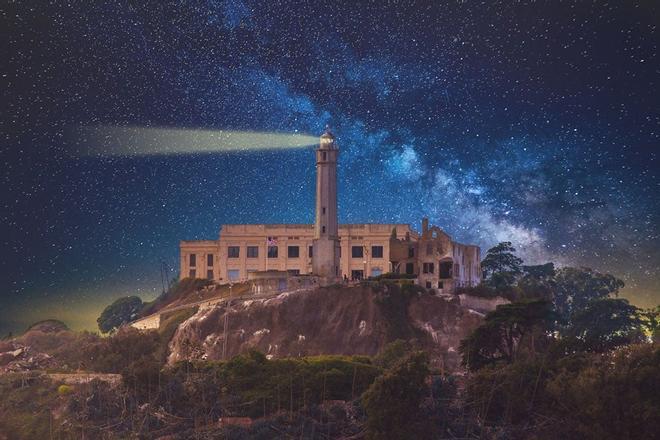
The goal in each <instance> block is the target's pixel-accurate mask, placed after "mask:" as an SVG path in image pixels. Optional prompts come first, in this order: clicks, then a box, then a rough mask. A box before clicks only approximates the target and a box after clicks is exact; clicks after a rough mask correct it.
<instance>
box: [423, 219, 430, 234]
mask: <svg viewBox="0 0 660 440" xmlns="http://www.w3.org/2000/svg"><path fill="white" fill-rule="evenodd" d="M428 230H429V219H428V218H426V217H424V218H423V219H422V234H426V233H427V232H428Z"/></svg>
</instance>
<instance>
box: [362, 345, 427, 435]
mask: <svg viewBox="0 0 660 440" xmlns="http://www.w3.org/2000/svg"><path fill="white" fill-rule="evenodd" d="M428 375H429V367H428V359H427V356H426V354H425V353H423V352H415V353H412V354H411V355H410V356H408V357H407V358H405V359H403V360H401V361H400V362H398V363H396V364H395V365H394V366H393V367H392V368H391V369H389V370H387V371H386V372H385V373H383V374H382V375H381V376H379V377H378V378H377V379H376V380H375V381H374V383H373V384H372V385H371V386H370V387H369V389H368V390H367V392H366V393H364V396H363V397H362V401H363V403H364V409H365V411H366V413H367V421H366V425H367V434H368V435H367V438H369V439H372V440H380V439H392V440H396V439H409V438H420V436H423V435H424V434H425V433H426V432H428V429H425V427H424V425H423V423H421V422H422V421H423V419H422V417H421V413H420V410H419V409H420V405H421V403H422V399H423V397H424V396H425V395H426V388H427V386H426V383H425V380H426V377H427V376H428Z"/></svg>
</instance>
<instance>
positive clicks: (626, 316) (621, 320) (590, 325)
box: [567, 298, 642, 353]
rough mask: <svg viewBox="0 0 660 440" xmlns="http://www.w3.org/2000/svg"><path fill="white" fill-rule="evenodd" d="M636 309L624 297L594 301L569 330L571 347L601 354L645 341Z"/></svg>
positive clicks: (575, 319)
mask: <svg viewBox="0 0 660 440" xmlns="http://www.w3.org/2000/svg"><path fill="white" fill-rule="evenodd" d="M638 311H639V310H638V309H637V307H635V306H633V305H631V304H629V303H628V301H627V300H625V299H622V298H602V299H595V300H593V301H591V302H590V303H589V304H588V306H587V307H586V308H585V309H584V310H581V311H578V312H576V313H575V314H574V315H573V317H572V320H571V321H572V324H571V326H570V327H569V328H568V330H567V337H568V338H570V340H569V342H572V343H571V344H569V345H570V346H572V347H574V348H576V349H578V350H581V351H589V352H597V353H602V352H605V351H609V350H612V349H614V348H617V347H619V346H622V345H626V344H630V343H632V342H635V341H638V340H640V339H642V332H641V322H640V319H639V318H638V316H637V313H638Z"/></svg>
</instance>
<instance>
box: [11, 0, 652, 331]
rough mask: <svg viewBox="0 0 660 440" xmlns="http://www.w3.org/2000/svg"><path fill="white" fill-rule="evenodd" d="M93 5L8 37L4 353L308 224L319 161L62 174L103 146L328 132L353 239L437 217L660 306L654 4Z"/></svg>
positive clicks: (32, 20)
mask: <svg viewBox="0 0 660 440" xmlns="http://www.w3.org/2000/svg"><path fill="white" fill-rule="evenodd" d="M56 3H60V2H56ZM91 3H94V2H80V3H78V4H75V5H71V6H65V5H50V6H46V5H41V6H39V7H36V6H33V4H32V3H31V2H18V3H13V4H10V5H7V6H6V8H5V10H4V12H3V14H2V20H3V22H4V23H3V28H4V29H7V30H8V42H9V53H8V56H7V57H5V63H4V64H5V67H6V68H4V69H3V72H4V73H3V82H4V84H5V85H6V87H4V88H3V101H4V105H3V110H4V111H3V117H2V123H3V133H4V134H5V135H4V136H3V137H4V139H5V141H6V142H5V143H4V144H5V145H6V147H3V149H2V153H3V156H5V158H6V159H5V161H4V169H3V173H2V179H3V190H2V204H1V206H2V212H1V214H0V215H1V217H0V218H1V219H2V224H3V227H2V229H3V236H2V243H3V249H2V259H1V266H0V271H1V272H2V273H1V275H2V278H1V280H0V281H1V283H0V285H1V286H2V290H1V291H0V307H1V309H0V310H1V311H0V332H5V333H6V331H8V329H12V330H15V329H20V328H22V327H23V326H24V325H26V324H28V323H29V321H30V320H34V319H39V318H44V317H48V316H57V317H62V318H64V319H65V320H69V321H70V322H72V323H73V325H74V326H77V327H91V326H92V325H93V317H94V315H95V314H97V313H98V311H99V310H100V309H102V308H103V306H105V305H106V304H107V303H108V302H110V301H111V300H112V299H114V298H116V297H118V296H121V295H126V294H139V295H142V296H143V297H145V298H151V297H153V296H154V295H155V294H157V293H158V291H159V290H160V288H161V283H160V272H159V267H160V262H161V261H165V262H166V263H167V264H168V265H170V266H172V267H174V268H176V267H177V266H178V264H177V261H178V253H177V246H178V241H179V240H181V239H213V238H216V237H217V235H218V227H219V225H220V224H223V223H269V222H272V223H290V222H291V223H303V222H310V223H311V222H312V221H313V196H314V187H313V183H314V162H313V154H312V149H311V147H308V148H305V149H291V150H277V151H275V150H272V151H269V150H267V151H262V150H260V151H247V150H245V151H237V152H232V153H208V154H175V155H167V156H146V157H75V156H72V155H71V154H69V153H70V149H71V147H72V145H71V144H72V143H75V142H73V141H72V139H71V136H68V135H67V133H71V132H72V131H73V132H76V130H78V129H79V128H80V127H94V126H109V127H126V126H129V127H163V128H168V129H190V130H236V131H251V132H278V133H290V134H293V133H305V134H310V133H311V134H320V133H321V132H322V130H323V128H324V126H325V125H326V124H330V125H331V126H332V127H333V131H334V132H335V134H336V135H337V138H338V143H339V146H340V148H341V156H340V164H339V199H340V201H339V216H340V221H341V222H342V223H359V222H405V223H411V224H412V225H413V226H414V227H417V228H418V227H419V222H420V220H421V218H422V216H429V217H430V220H431V222H432V223H434V224H437V225H439V226H441V227H442V228H444V229H445V230H446V231H447V232H448V233H449V234H451V235H452V236H453V237H454V238H455V239H457V240H459V241H463V242H469V243H477V244H479V245H481V246H482V247H483V248H488V247H489V246H491V245H493V244H494V243H496V242H499V241H504V240H510V241H512V242H513V243H514V244H515V246H516V247H517V248H518V249H519V252H520V254H521V255H522V256H523V257H524V258H525V259H526V261H528V262H545V261H555V262H557V263H560V264H571V265H584V266H590V267H593V268H596V269H598V270H602V271H609V272H612V273H614V274H615V275H617V276H619V277H621V278H622V279H624V281H625V282H626V285H627V287H626V291H625V294H626V296H628V297H630V298H631V299H632V300H633V301H634V302H636V303H637V304H640V305H643V306H649V305H652V304H657V303H658V302H660V300H659V296H660V293H659V287H660V275H659V273H660V251H659V250H658V249H659V248H660V238H659V233H658V224H659V214H660V208H659V206H660V204H659V203H658V200H657V199H658V190H659V189H660V188H659V186H660V182H659V179H658V158H657V154H658V146H659V145H660V131H659V130H660V128H659V126H660V113H659V111H658V108H659V106H658V102H660V94H659V93H658V77H659V76H660V73H659V72H660V63H659V61H658V56H657V46H658V42H659V38H658V29H657V24H658V23H660V13H659V11H658V8H657V6H654V5H653V4H652V2H641V3H639V4H635V3H634V2H625V4H621V5H619V4H613V3H614V2H613V3H609V4H608V3H599V2H578V3H575V4H571V3H570V2H563V3H555V2H547V3H546V2H503V3H500V2H485V3H480V2H474V1H469V0H468V1H462V2H446V3H445V4H440V2H429V4H426V3H423V2H350V3H347V4H346V5H344V6H341V5H335V6H330V5H327V6H312V5H309V4H305V3H302V2H300V3H294V2H291V3H289V2H283V1H273V0H268V1H263V2H252V1H247V0H246V1H229V2H220V1H212V0H208V1H201V2H188V1H181V2H177V3H176V4H172V3H168V4H163V2H152V3H150V4H148V5H136V4H134V2H104V4H103V5H102V6H99V5H91ZM356 3H357V4H356ZM621 3H624V2H621ZM78 141H79V140H78ZM138 147H139V146H136V148H138ZM173 274H174V273H172V275H173Z"/></svg>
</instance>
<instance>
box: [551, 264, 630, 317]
mask: <svg viewBox="0 0 660 440" xmlns="http://www.w3.org/2000/svg"><path fill="white" fill-rule="evenodd" d="M555 283H556V287H555V289H554V303H555V309H556V311H557V313H559V316H560V317H561V318H562V319H563V321H564V322H565V323H570V320H571V316H572V315H573V314H574V313H576V312H579V311H580V310H584V309H585V308H586V307H587V305H588V303H589V302H590V301H592V300H595V299H600V298H606V297H608V296H610V295H617V294H618V292H619V289H621V288H622V287H623V281H621V280H620V279H618V278H616V277H614V276H613V275H610V274H602V273H599V272H597V271H594V270H592V269H589V268H583V267H580V268H576V267H563V268H561V269H559V270H558V271H557V275H556V276H555Z"/></svg>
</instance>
